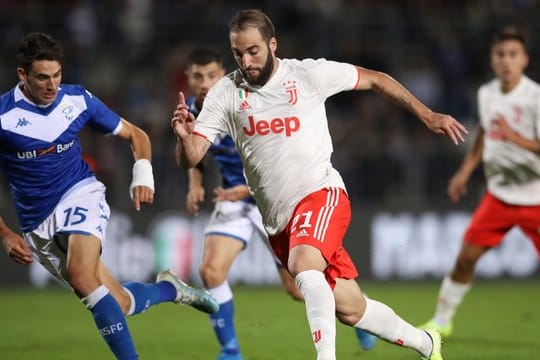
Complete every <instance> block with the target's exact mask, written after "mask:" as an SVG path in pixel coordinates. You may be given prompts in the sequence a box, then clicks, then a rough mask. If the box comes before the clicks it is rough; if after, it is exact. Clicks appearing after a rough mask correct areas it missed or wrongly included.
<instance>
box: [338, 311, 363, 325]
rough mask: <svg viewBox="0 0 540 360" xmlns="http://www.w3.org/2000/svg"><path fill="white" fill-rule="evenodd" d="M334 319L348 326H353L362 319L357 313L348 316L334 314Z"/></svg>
mask: <svg viewBox="0 0 540 360" xmlns="http://www.w3.org/2000/svg"><path fill="white" fill-rule="evenodd" d="M336 317H337V318H338V320H339V322H340V323H342V324H344V325H348V326H354V325H355V324H357V323H358V322H359V321H360V319H361V318H362V316H361V314H360V313H359V312H353V313H348V314H343V313H336Z"/></svg>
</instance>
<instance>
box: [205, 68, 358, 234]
mask: <svg viewBox="0 0 540 360" xmlns="http://www.w3.org/2000/svg"><path fill="white" fill-rule="evenodd" d="M357 83H358V71H357V69H356V67H355V66H353V65H351V64H345V63H338V62H334V61H327V60H325V59H318V60H313V59H305V60H296V59H280V60H279V66H278V68H277V70H276V72H275V73H274V75H273V76H272V77H271V78H270V80H268V82H267V83H266V84H265V85H264V86H262V87H254V86H250V85H249V84H248V83H247V82H245V80H243V78H242V76H241V72H240V71H239V70H237V71H235V72H233V73H231V74H229V75H228V76H226V77H224V78H223V79H221V80H220V81H219V82H218V83H217V84H216V85H214V86H213V87H212V89H211V90H210V92H209V93H208V95H207V96H206V98H205V101H204V106H203V110H202V112H201V113H200V114H199V116H198V117H197V121H196V122H195V133H196V134H198V135H202V136H204V137H206V138H207V139H208V140H209V141H210V142H213V141H214V138H215V137H216V136H217V135H218V134H220V133H227V134H229V135H230V136H231V137H232V138H233V140H234V142H235V144H236V147H237V148H238V151H239V153H240V156H241V158H242V163H243V164H244V171H245V174H246V178H247V181H248V185H249V187H250V188H251V190H252V191H253V193H254V197H255V200H256V203H257V206H258V207H259V209H260V210H261V213H262V216H263V221H264V224H265V228H266V231H267V232H268V233H269V234H270V235H274V234H277V233H278V232H280V231H281V230H283V229H284V228H285V226H286V225H287V223H288V221H289V219H290V217H291V215H292V213H293V211H294V208H295V207H296V205H297V204H298V202H299V201H300V200H301V199H302V198H304V197H305V196H307V195H308V194H310V193H312V192H314V191H317V190H319V189H322V188H325V187H340V188H343V189H345V185H344V184H343V180H342V178H341V176H340V175H339V173H338V172H337V171H336V170H335V169H334V168H333V166H332V163H331V161H330V157H331V154H332V151H333V147H332V139H331V138H330V133H329V131H328V120H327V118H326V109H325V105H324V103H325V101H326V99H327V98H328V97H330V96H331V95H334V94H336V93H338V92H341V91H343V90H352V89H354V88H355V87H356V84H357Z"/></svg>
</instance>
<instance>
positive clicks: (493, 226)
mask: <svg viewBox="0 0 540 360" xmlns="http://www.w3.org/2000/svg"><path fill="white" fill-rule="evenodd" d="M516 225H517V226H519V227H520V228H521V230H523V232H524V233H525V234H526V235H527V237H528V238H529V239H530V240H531V241H532V242H533V243H534V246H535V247H536V251H537V252H538V254H539V255H540V234H539V233H538V232H539V230H540V206H538V205H535V206H523V205H510V204H507V203H505V202H503V201H501V200H499V199H497V198H496V197H494V196H493V195H491V194H490V193H489V192H488V193H486V194H485V195H484V197H483V198H482V201H481V202H480V204H479V205H478V207H477V208H476V211H475V212H474V214H473V216H472V219H471V223H470V224H469V227H468V229H467V231H466V232H465V242H467V243H469V244H474V245H478V246H487V247H495V246H498V245H499V244H500V243H501V241H502V240H503V238H504V236H505V235H506V233H507V232H508V231H510V229H512V227H514V226H516Z"/></svg>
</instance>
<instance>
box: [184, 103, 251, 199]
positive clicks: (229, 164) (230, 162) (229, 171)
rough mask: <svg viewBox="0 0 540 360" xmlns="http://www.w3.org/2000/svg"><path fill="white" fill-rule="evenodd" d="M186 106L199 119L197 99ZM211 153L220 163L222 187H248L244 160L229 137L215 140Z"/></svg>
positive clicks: (222, 136)
mask: <svg viewBox="0 0 540 360" xmlns="http://www.w3.org/2000/svg"><path fill="white" fill-rule="evenodd" d="M186 104H187V105H188V106H189V111H190V112H191V113H192V114H193V115H195V117H197V115H199V111H200V110H199V109H197V106H196V105H195V97H190V98H188V99H187V100H186ZM209 151H210V153H211V155H212V157H213V158H214V159H215V160H216V162H217V163H218V166H219V171H220V173H221V183H222V185H221V186H222V187H223V188H224V189H227V188H231V187H233V186H236V185H246V179H245V177H244V168H243V166H242V160H240V155H239V154H238V151H237V150H236V145H235V144H234V141H233V139H232V138H231V137H230V136H229V135H226V134H221V135H218V136H217V137H216V139H215V140H214V143H213V144H212V145H210V149H209ZM250 201H252V199H250Z"/></svg>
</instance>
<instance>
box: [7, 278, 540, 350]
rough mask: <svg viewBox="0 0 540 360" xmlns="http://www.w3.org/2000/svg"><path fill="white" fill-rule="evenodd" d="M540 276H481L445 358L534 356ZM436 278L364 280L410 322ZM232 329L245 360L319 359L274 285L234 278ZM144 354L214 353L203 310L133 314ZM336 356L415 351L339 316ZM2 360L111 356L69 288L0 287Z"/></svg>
mask: <svg viewBox="0 0 540 360" xmlns="http://www.w3.org/2000/svg"><path fill="white" fill-rule="evenodd" d="M539 285H540V284H539V283H538V279H533V280H528V281H516V280H508V281H477V282H476V283H475V284H474V286H473V288H472V291H471V292H470V293H469V294H468V295H467V297H466V299H465V302H464V303H463V305H462V307H461V309H460V312H459V313H458V315H457V317H456V319H455V323H454V335H453V336H452V337H451V338H450V339H448V340H447V341H446V342H445V344H444V346H443V355H444V358H445V359H447V360H448V359H450V360H459V359H467V360H475V359H478V360H487V359H489V360H511V359H527V360H534V359H540V286H539ZM438 287H439V283H438V282H388V283H385V282H367V283H365V285H364V286H363V288H364V290H366V291H367V292H368V293H369V295H370V296H371V297H372V298H374V299H378V300H381V301H383V302H385V303H387V304H388V305H390V306H391V307H393V308H394V310H395V311H396V312H397V313H398V314H400V315H401V316H402V317H403V318H405V319H407V320H409V321H410V322H412V323H413V324H418V323H421V322H423V321H425V320H427V318H428V317H429V316H430V315H431V313H432V311H433V308H434V301H435V297H436V295H437V291H438ZM234 290H235V299H236V319H237V328H238V329H237V331H238V336H239V340H240V345H241V348H242V351H243V354H244V358H245V360H273V359H285V360H306V359H315V352H314V349H313V346H312V344H311V341H310V334H309V331H308V325H307V320H306V317H305V310H304V306H303V304H302V303H295V302H293V301H292V300H290V299H289V298H288V296H286V295H285V293H284V292H283V291H282V290H281V289H280V288H249V287H235V289H234ZM128 321H129V325H130V329H131V333H132V335H133V337H134V340H135V343H136V346H137V349H138V351H139V354H140V358H141V359H149V360H168V359H175V360H176V359H186V360H197V359H204V360H207V359H215V358H216V354H217V352H218V346H217V343H216V341H215V339H214V336H213V332H212V330H211V328H210V324H209V320H208V318H207V317H206V316H205V315H204V314H202V313H200V312H197V311H196V310H194V309H192V308H188V307H182V306H180V305H176V304H164V305H161V306H158V307H155V308H152V309H150V310H149V311H148V312H147V313H145V314H142V315H137V316H134V317H131V318H129V320H128ZM337 331H338V333H337V357H338V359H340V360H348V359H351V360H352V359H366V360H394V359H396V360H397V359H400V360H407V359H419V356H418V355H417V354H416V353H415V352H414V351H413V350H410V349H403V348H399V347H397V346H394V345H391V344H387V343H384V342H382V341H379V342H378V344H377V346H376V347H375V349H373V350H372V351H370V352H364V351H362V350H360V348H359V346H358V345H357V343H356V338H355V336H354V333H353V330H352V329H350V328H348V327H346V326H343V325H341V324H338V328H337ZM0 359H4V360H23V359H24V360H27V359H43V360H48V359H54V360H62V359H66V360H67V359H69V360H73V359H77V360H96V359H112V356H111V354H110V353H109V352H108V350H107V349H106V345H105V343H104V342H103V340H102V339H101V338H100V337H99V335H98V333H97V331H96V330H95V328H94V324H93V320H92V318H91V316H90V313H89V312H87V311H86V310H85V309H84V307H83V305H82V304H81V303H80V302H79V301H78V300H77V299H76V297H75V296H74V295H73V294H71V293H70V291H67V290H65V289H56V288H54V289H47V290H35V289H2V290H0Z"/></svg>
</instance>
